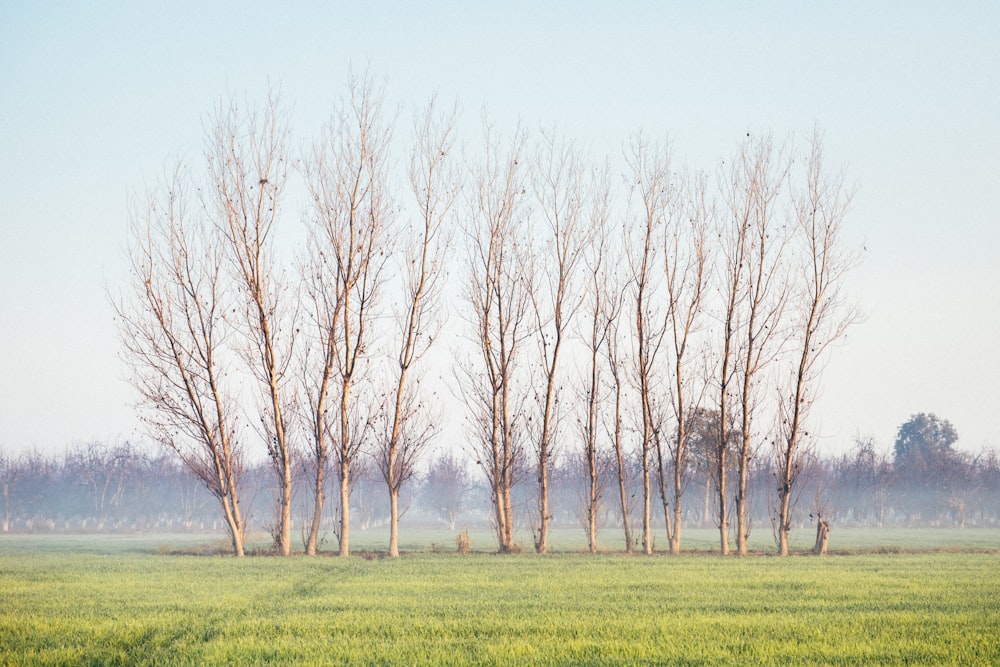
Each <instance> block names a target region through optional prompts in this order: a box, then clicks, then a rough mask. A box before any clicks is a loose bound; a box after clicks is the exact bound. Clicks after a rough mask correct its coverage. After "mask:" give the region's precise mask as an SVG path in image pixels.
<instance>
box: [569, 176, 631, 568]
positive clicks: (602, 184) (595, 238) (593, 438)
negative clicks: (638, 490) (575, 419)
mask: <svg viewBox="0 0 1000 667" xmlns="http://www.w3.org/2000/svg"><path fill="white" fill-rule="evenodd" d="M592 178H593V182H592V185H591V189H592V192H591V204H590V220H589V226H590V232H591V234H592V242H591V243H590V244H588V246H589V252H588V253H587V254H586V255H585V256H584V260H585V268H586V270H587V274H588V276H587V277H588V282H589V287H590V290H589V293H588V294H587V299H588V301H587V306H588V311H587V315H588V317H587V323H588V324H589V326H588V327H586V331H584V334H583V338H584V342H585V343H586V345H587V355H588V356H587V366H586V370H587V378H586V379H585V384H584V388H583V392H582V394H583V403H584V405H585V406H586V415H585V417H584V419H583V420H582V422H581V427H580V431H581V436H582V440H583V453H584V457H583V458H584V462H585V464H586V467H587V499H586V528H587V544H588V548H589V549H590V553H597V513H598V508H599V506H600V501H601V484H600V481H599V479H600V470H599V461H598V459H599V450H598V447H597V443H598V439H599V432H600V431H601V428H602V425H601V403H602V399H601V394H602V390H603V383H602V375H601V369H602V368H603V366H604V360H603V358H602V352H603V350H604V348H605V346H606V345H608V344H609V343H608V338H609V333H610V331H609V330H610V328H611V323H610V322H609V321H608V318H607V317H605V313H606V312H607V310H608V308H609V303H608V302H609V297H610V294H611V293H610V292H609V288H608V283H609V280H610V275H611V272H612V271H611V268H610V262H611V261H612V260H611V258H610V253H611V248H610V228H609V222H610V191H609V183H608V169H607V167H606V166H605V168H604V169H603V170H602V171H598V172H594V173H593V175H592ZM615 310H616V311H617V310H618V309H617V308H616V309H615ZM623 500H624V497H623ZM625 507H627V503H625V506H623V514H624V513H625ZM626 523H627V521H626Z"/></svg>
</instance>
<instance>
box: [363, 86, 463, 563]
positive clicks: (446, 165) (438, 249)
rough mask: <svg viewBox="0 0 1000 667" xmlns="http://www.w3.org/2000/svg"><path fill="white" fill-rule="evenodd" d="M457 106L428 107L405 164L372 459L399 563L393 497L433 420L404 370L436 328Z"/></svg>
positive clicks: (452, 193) (453, 183) (452, 189)
mask: <svg viewBox="0 0 1000 667" xmlns="http://www.w3.org/2000/svg"><path fill="white" fill-rule="evenodd" d="M457 111H458V110H457V107H455V108H453V109H452V111H451V113H450V114H448V115H441V114H439V113H438V112H436V111H435V108H434V100H433V99H432V100H431V102H430V103H429V104H428V106H427V109H426V110H425V111H424V113H423V115H422V116H421V117H420V118H418V119H417V122H416V123H415V127H414V135H415V139H416V147H415V149H414V153H413V156H412V159H411V162H410V187H411V189H412V191H413V195H414V197H415V199H416V201H417V207H418V210H419V212H420V224H419V225H418V229H417V231H416V234H415V235H413V236H412V237H411V238H410V239H408V243H407V246H406V249H405V252H406V254H405V257H404V260H405V262H406V264H405V266H404V269H403V276H404V280H405V285H404V295H405V296H404V299H403V302H402V303H403V308H404V312H403V313H401V314H399V316H398V320H399V321H400V332H399V348H398V355H397V357H396V362H397V368H396V385H395V388H394V390H393V393H392V397H393V398H392V400H393V405H392V407H391V408H390V410H391V417H390V418H389V427H388V429H387V431H386V433H385V435H384V437H383V438H382V440H381V443H380V447H379V451H378V452H377V455H376V456H377V459H378V465H379V469H380V470H381V471H382V476H383V478H384V479H385V483H386V486H387V487H388V490H389V506H390V514H389V555H390V556H393V557H395V556H399V491H400V488H401V487H402V485H403V483H404V482H406V481H407V480H408V479H410V478H411V477H412V476H413V473H414V472H415V464H416V461H417V458H418V456H419V455H420V453H421V452H422V451H423V449H424V448H425V447H426V445H427V444H428V443H429V442H430V438H431V436H432V435H433V434H434V433H435V431H436V427H435V424H434V422H435V420H434V419H431V418H429V415H428V414H427V411H426V409H425V410H422V411H420V412H418V408H420V407H421V406H420V404H419V403H418V402H417V400H416V399H415V396H414V386H413V383H412V382H409V383H408V374H409V372H410V368H411V366H412V365H413V363H414V362H415V361H417V360H418V359H419V358H420V357H421V356H422V355H423V354H424V353H425V352H426V351H427V349H428V348H429V347H430V345H431V344H432V343H433V342H434V337H435V336H436V335H437V334H438V331H439V330H440V327H441V322H440V317H439V313H440V312H441V306H440V299H439V297H440V292H441V286H442V278H443V276H444V259H445V255H444V253H445V250H446V247H447V230H446V228H445V227H446V222H447V219H448V217H449V215H450V213H451V209H452V205H453V204H454V202H455V198H456V197H457V195H458V185H457V184H458V179H457V174H456V172H455V170H454V168H452V166H451V165H452V163H453V161H454V157H453V156H452V150H453V148H454V136H453V129H454V127H455V118H456V115H457Z"/></svg>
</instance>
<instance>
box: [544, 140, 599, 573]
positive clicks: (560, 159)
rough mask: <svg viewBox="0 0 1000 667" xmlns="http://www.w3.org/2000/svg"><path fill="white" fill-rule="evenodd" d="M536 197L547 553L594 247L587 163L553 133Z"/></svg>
mask: <svg viewBox="0 0 1000 667" xmlns="http://www.w3.org/2000/svg"><path fill="white" fill-rule="evenodd" d="M535 164H536V167H537V168H536V171H535V175H534V176H535V177H534V191H535V195H536V197H537V200H538V204H539V211H540V213H541V217H542V219H543V220H544V223H545V231H544V235H543V237H542V238H543V247H542V248H540V249H539V253H538V260H539V261H541V263H542V266H541V270H540V272H539V273H540V275H539V280H538V281H537V284H536V285H535V290H533V291H532V293H531V298H532V305H533V307H534V313H535V324H536V329H537V331H536V336H535V338H536V340H537V341H538V353H539V361H540V366H541V373H542V378H543V382H544V386H545V389H544V394H543V395H541V396H536V403H538V405H540V406H541V415H540V419H539V420H538V421H537V422H536V424H537V429H538V433H537V441H536V442H537V445H536V447H537V454H538V470H537V472H538V511H539V515H538V523H537V532H536V533H535V551H537V552H538V553H545V552H546V551H547V550H548V534H549V520H550V519H551V518H552V516H551V510H550V509H549V474H548V470H549V464H550V462H551V460H552V459H553V457H554V456H555V454H556V452H555V450H554V437H553V436H554V434H555V431H556V427H557V424H558V421H559V418H560V413H559V408H558V403H559V397H558V389H559V384H558V380H559V374H558V373H559V371H558V368H559V360H560V355H561V353H562V351H563V349H564V343H565V340H566V337H567V333H568V332H569V330H570V327H571V326H572V321H573V318H574V316H575V315H576V313H577V311H578V310H579V306H580V303H581V300H582V299H581V295H580V294H579V285H578V284H577V282H578V280H577V274H578V273H579V271H578V270H577V267H578V266H579V265H580V260H581V258H582V256H583V252H584V250H585V248H586V247H587V245H588V244H589V241H590V236H591V232H590V227H589V225H588V224H587V223H588V221H587V219H586V212H585V199H586V197H587V196H588V193H587V192H586V184H585V171H584V166H583V162H582V160H581V158H580V156H579V154H578V152H577V150H576V149H575V147H574V146H573V145H572V144H569V143H566V142H565V141H563V140H560V139H558V138H557V137H556V135H555V134H554V133H552V134H543V135H542V145H541V148H540V150H539V153H538V156H537V159H536V163H535Z"/></svg>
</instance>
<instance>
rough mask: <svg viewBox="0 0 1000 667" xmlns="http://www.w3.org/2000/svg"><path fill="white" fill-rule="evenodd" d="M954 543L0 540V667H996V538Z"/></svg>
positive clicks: (999, 644)
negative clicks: (329, 549) (829, 549)
mask: <svg viewBox="0 0 1000 667" xmlns="http://www.w3.org/2000/svg"><path fill="white" fill-rule="evenodd" d="M940 535H943V534H940ZM911 537H913V536H911ZM973 538H974V539H973V542H974V544H973V546H972V548H971V549H968V548H967V549H965V550H964V551H959V552H952V551H946V552H933V553H871V552H866V553H855V554H850V555H832V556H829V557H826V558H817V557H807V556H793V557H790V558H787V559H780V558H776V557H771V556H753V557H750V558H743V559H740V558H721V557H718V556H713V555H706V554H687V555H683V556H680V557H669V556H664V555H656V556H654V557H643V556H631V557H629V556H624V555H620V554H617V555H616V554H602V555H599V556H590V555H586V554H580V553H574V552H570V551H564V552H562V553H558V554H554V555H549V556H544V557H539V556H536V555H532V554H522V555H515V556H495V555H491V554H488V553H474V554H468V555H459V554H455V553H432V552H430V550H429V549H428V550H424V551H419V552H418V551H411V553H409V554H406V555H404V557H403V558H401V559H398V560H390V559H384V558H379V557H371V554H369V557H367V558H366V557H352V558H349V559H338V558H331V557H319V558H312V559H310V558H305V557H295V558H290V559H280V558H273V557H250V558H245V559H242V560H237V559H233V558H229V557H223V556H208V557H206V556H195V555H171V554H175V553H176V552H178V551H185V550H187V549H188V547H189V546H190V545H191V544H193V542H194V541H196V540H193V539H192V538H191V537H186V538H176V539H173V540H171V541H170V543H169V544H164V545H163V546H160V542H162V538H156V537H148V536H147V537H142V538H132V537H117V538H100V537H69V536H45V537H32V536H3V537H2V538H0V664H10V665H33V664H48V665H51V664H65V665H87V664H90V665H113V664H122V665H124V664H148V665H162V664H190V665H204V664H231V665H235V664H241V665H242V664H400V665H403V664H406V665H409V664H616V663H617V664H637V663H638V664H641V663H656V664H708V663H722V664H725V663H730V664H751V663H756V664H794V665H800V664H809V663H822V664H857V665H862V664H864V665H867V664H903V663H908V664H934V663H953V664H984V665H985V664H1000V576H998V574H997V573H998V572H1000V552H997V539H998V538H997V536H996V535H995V534H994V533H992V532H991V531H983V533H982V534H981V535H980V534H975V535H973ZM474 539H477V537H476V536H474ZM482 539H483V540H486V539H487V536H485V535H484V536H482ZM952 539H953V538H947V539H944V542H945V544H942V545H939V546H938V547H936V548H943V549H951V548H952V547H951V546H950V542H951V540H952ZM158 540H160V541H158ZM567 540H569V538H567ZM203 541H204V540H203ZM855 541H859V542H860V541H863V540H862V539H861V538H860V537H858V538H857V539H856V540H855ZM991 545H992V546H991ZM443 546H447V547H449V548H451V549H453V545H443ZM479 546H481V547H483V548H486V545H485V544H482V545H479ZM861 546H862V547H864V546H865V545H861ZM869 546H870V545H869ZM966 546H968V545H966ZM875 547H876V549H882V547H881V546H879V545H875ZM884 550H885V551H890V552H891V551H894V550H895V549H891V548H890V549H884Z"/></svg>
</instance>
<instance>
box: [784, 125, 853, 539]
mask: <svg viewBox="0 0 1000 667" xmlns="http://www.w3.org/2000/svg"><path fill="white" fill-rule="evenodd" d="M805 166H806V173H805V183H804V185H803V188H802V191H801V192H800V193H799V194H798V196H797V197H796V201H795V221H796V223H797V225H796V240H797V241H798V242H799V244H800V245H799V249H800V255H799V256H800V258H801V260H802V263H801V274H800V276H799V280H798V285H799V288H800V289H799V292H798V293H797V294H796V300H795V304H794V310H793V314H794V316H795V320H794V321H793V322H792V327H793V329H792V332H793V337H794V338H793V340H794V343H795V346H796V347H795V353H794V357H793V360H794V368H793V370H792V372H791V378H790V380H791V381H790V385H789V387H788V388H787V390H786V393H785V395H784V397H783V400H782V401H781V402H780V406H779V413H780V418H781V428H780V438H779V439H778V440H777V442H776V445H775V449H776V462H777V467H778V474H779V478H778V515H777V525H778V552H779V554H780V555H782V556H787V555H788V533H789V531H790V530H791V499H792V492H793V485H794V483H795V478H796V474H797V471H798V470H799V469H800V462H799V454H800V452H802V451H803V450H805V449H806V448H807V447H808V444H809V442H810V440H811V438H812V437H813V436H812V435H811V434H810V432H809V431H808V430H807V428H806V421H807V417H808V413H809V409H810V408H811V407H812V405H813V403H814V402H815V400H816V391H817V386H816V385H817V382H818V379H819V375H820V373H821V372H822V369H823V362H824V360H825V359H826V352H827V350H828V349H829V348H830V346H831V345H833V344H834V343H835V342H836V341H838V340H839V339H840V338H842V337H843V336H844V334H845V333H846V331H847V329H848V327H849V326H850V325H851V324H853V323H854V322H856V321H857V320H858V318H859V314H858V312H857V309H856V308H855V307H854V306H852V305H851V304H849V303H848V302H847V300H846V297H845V295H844V292H843V289H844V279H845V277H846V276H847V274H848V272H849V271H850V270H851V269H852V268H853V267H854V266H855V265H856V264H857V261H858V258H857V256H856V254H854V252H853V251H852V250H851V249H850V248H849V247H848V246H847V245H846V244H847V241H846V239H845V238H844V220H845V217H846V215H847V210H848V208H849V206H850V202H851V194H850V193H849V192H848V191H847V190H846V188H845V186H844V183H843V177H842V176H841V175H830V174H828V173H827V172H825V171H824V170H823V147H822V141H821V139H820V136H819V134H818V132H817V133H815V134H814V135H813V138H812V142H811V146H810V152H809V157H808V159H807V160H806V163H805Z"/></svg>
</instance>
